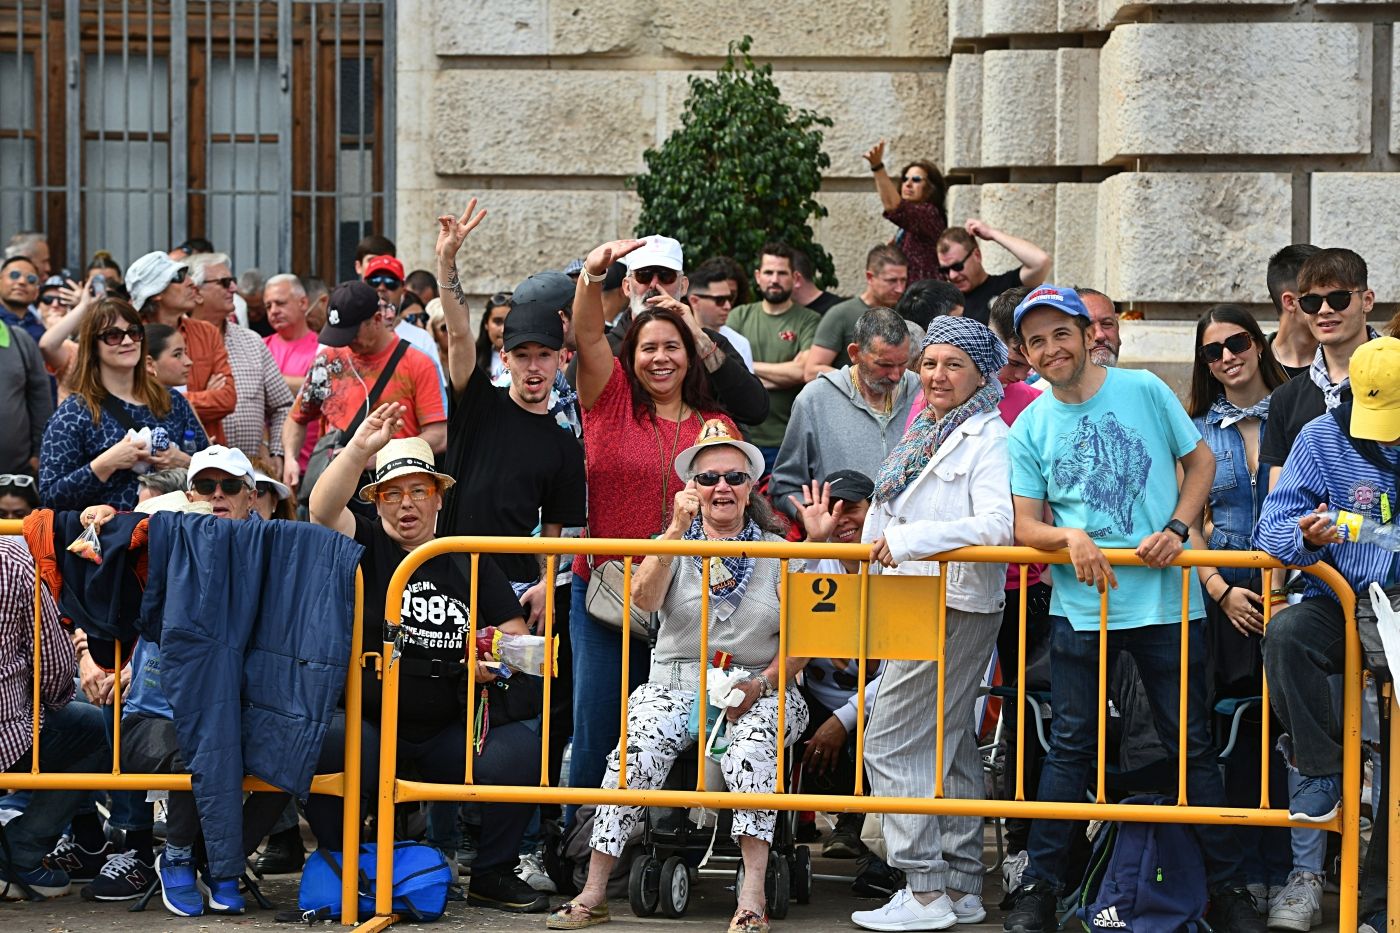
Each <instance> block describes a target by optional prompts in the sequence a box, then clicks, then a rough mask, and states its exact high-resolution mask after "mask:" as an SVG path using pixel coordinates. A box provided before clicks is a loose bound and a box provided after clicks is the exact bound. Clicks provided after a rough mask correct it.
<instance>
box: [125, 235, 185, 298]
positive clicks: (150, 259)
mask: <svg viewBox="0 0 1400 933" xmlns="http://www.w3.org/2000/svg"><path fill="white" fill-rule="evenodd" d="M188 267H189V266H188V263H184V262H181V261H179V260H176V259H171V258H170V254H168V253H163V252H161V251H160V250H156V251H155V252H154V253H147V254H146V255H144V256H142V257H141V258H140V259H138V260H136V261H135V262H133V263H132V264H131V265H130V266H128V267H127V269H126V291H127V294H129V295H131V306H132V307H133V308H135V309H136V310H137V311H140V310H141V307H142V306H143V305H144V304H145V303H146V300H147V299H149V298H154V297H155V296H156V295H159V294H160V293H161V292H163V291H165V290H166V289H167V288H169V287H170V283H171V282H173V281H174V280H175V275H176V274H177V273H178V272H179V271H180V270H181V269H185V268H188Z"/></svg>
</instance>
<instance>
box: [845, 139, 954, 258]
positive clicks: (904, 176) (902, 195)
mask: <svg viewBox="0 0 1400 933" xmlns="http://www.w3.org/2000/svg"><path fill="white" fill-rule="evenodd" d="M884 159H885V141H884V140H883V139H882V140H880V141H879V142H878V143H876V144H875V145H873V146H871V147H870V150H869V151H868V152H866V153H865V161H867V162H869V163H870V171H871V172H873V173H874V174H875V190H876V191H878V192H879V193H880V203H881V205H883V207H884V209H885V219H886V220H888V221H889V222H890V223H892V224H894V225H895V226H897V227H899V233H898V234H897V235H896V236H895V242H896V243H897V244H898V245H899V248H900V249H901V250H902V251H903V252H904V255H905V257H907V258H908V260H909V284H911V285H912V284H914V283H915V282H917V281H919V280H920V279H939V280H946V279H947V276H946V275H944V274H943V273H942V272H941V271H940V270H939V268H938V250H937V249H936V246H937V243H938V237H939V234H941V233H942V232H943V231H944V230H945V229H946V228H947V226H948V209H947V207H945V206H944V203H943V199H944V196H945V195H946V194H947V193H948V186H947V185H946V184H945V183H944V181H943V174H942V173H941V172H940V171H938V168H937V167H936V166H935V165H934V164H933V163H932V162H927V161H924V160H922V159H921V160H919V161H916V162H910V163H909V164H908V165H906V166H905V167H904V169H903V170H902V171H901V172H900V173H899V186H898V187H896V186H895V179H893V178H891V177H890V176H889V173H888V172H886V171H885V161H884Z"/></svg>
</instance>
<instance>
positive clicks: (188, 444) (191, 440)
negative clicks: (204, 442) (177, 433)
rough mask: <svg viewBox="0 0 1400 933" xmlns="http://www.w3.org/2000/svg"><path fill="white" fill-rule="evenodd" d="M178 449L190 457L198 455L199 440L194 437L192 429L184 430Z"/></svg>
mask: <svg viewBox="0 0 1400 933" xmlns="http://www.w3.org/2000/svg"><path fill="white" fill-rule="evenodd" d="M180 449H181V450H183V451H184V452H185V453H187V454H190V455H191V456H193V455H194V454H197V453H199V439H198V438H197V437H195V433H194V428H185V436H184V437H183V438H182V439H181V440H180Z"/></svg>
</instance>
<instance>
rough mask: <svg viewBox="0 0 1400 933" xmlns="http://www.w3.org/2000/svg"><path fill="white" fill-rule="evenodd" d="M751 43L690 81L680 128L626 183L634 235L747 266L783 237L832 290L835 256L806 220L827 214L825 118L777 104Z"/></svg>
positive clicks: (767, 70)
mask: <svg viewBox="0 0 1400 933" xmlns="http://www.w3.org/2000/svg"><path fill="white" fill-rule="evenodd" d="M752 42H753V40H752V39H751V38H750V37H749V36H745V37H744V38H743V39H742V40H741V41H739V42H731V43H730V44H729V55H728V58H727V59H726V60H725V63H724V66H723V67H721V68H720V70H719V73H718V74H717V75H716V76H715V77H714V78H713V79H706V78H694V77H693V78H691V79H690V96H689V98H688V99H687V100H686V104H685V112H684V113H683V114H682V115H681V126H680V128H679V129H677V130H676V131H675V132H674V133H672V134H671V135H670V137H669V138H668V139H667V140H666V141H665V142H664V143H662V145H661V148H660V149H648V150H647V151H646V152H645V153H644V156H643V157H644V158H645V160H646V164H647V174H645V175H637V176H634V177H632V178H629V179H628V183H629V184H630V185H631V186H633V187H635V188H636V191H637V193H638V195H640V196H641V199H642V214H641V218H640V219H639V220H638V222H637V235H638V236H644V235H646V234H650V233H663V234H666V235H668V236H673V237H675V238H676V239H678V240H680V242H681V244H682V245H683V246H684V247H685V251H686V255H687V256H690V257H693V258H694V260H695V261H699V260H703V259H705V258H706V257H709V256H714V255H728V256H733V257H734V258H735V259H737V260H739V262H740V263H742V264H743V265H744V267H745V268H748V269H753V268H755V267H756V266H757V265H758V258H759V249H760V247H762V245H763V244H764V243H765V242H767V241H768V240H784V241H786V242H787V243H789V244H791V245H792V246H794V247H796V248H798V249H800V250H803V251H804V252H806V253H807V255H808V256H810V257H811V259H812V264H813V266H815V267H816V271H817V284H818V285H819V286H822V287H826V288H831V287H833V286H835V285H836V272H835V269H834V267H833V265H832V262H831V256H830V255H829V254H828V253H827V251H826V250H824V249H822V247H821V245H820V244H818V243H816V242H815V240H814V239H813V232H812V227H811V225H810V224H809V223H808V221H809V220H810V219H811V218H814V217H825V216H826V214H827V211H826V208H825V207H822V205H821V204H819V203H818V202H817V200H816V198H815V197H814V196H813V195H815V193H816V191H817V189H818V188H820V187H821V179H822V170H823V169H825V168H826V167H827V166H829V165H830V164H831V159H830V158H829V157H828V156H827V154H826V153H825V152H823V151H822V132H821V130H820V129H818V127H823V126H831V119H830V118H829V117H824V116H820V115H819V114H816V113H813V112H812V111H810V110H802V109H796V110H795V109H793V108H792V107H789V106H788V105H787V104H785V103H783V101H782V96H781V94H780V93H779V92H778V86H777V85H776V84H774V83H773V67H772V66H771V65H762V66H759V65H756V64H755V63H754V60H753V59H752V58H750V57H749V48H750V46H751V45H752ZM737 56H742V58H738V57H737Z"/></svg>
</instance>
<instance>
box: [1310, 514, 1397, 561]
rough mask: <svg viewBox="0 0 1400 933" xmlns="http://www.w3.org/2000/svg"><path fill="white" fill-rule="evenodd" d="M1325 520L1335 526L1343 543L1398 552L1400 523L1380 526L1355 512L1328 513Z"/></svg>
mask: <svg viewBox="0 0 1400 933" xmlns="http://www.w3.org/2000/svg"><path fill="white" fill-rule="evenodd" d="M1327 520H1328V521H1329V522H1331V523H1332V524H1334V525H1336V526H1337V532H1338V534H1340V535H1341V538H1342V540H1343V541H1347V542H1351V543H1353V544H1373V545H1375V546H1376V547H1379V548H1384V549H1385V550H1387V551H1396V552H1400V523H1396V522H1391V523H1390V524H1388V525H1382V524H1379V523H1378V522H1374V521H1372V520H1370V519H1368V518H1367V517H1366V516H1364V515H1358V514H1357V513H1356V512H1347V511H1330V512H1328V513H1327Z"/></svg>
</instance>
